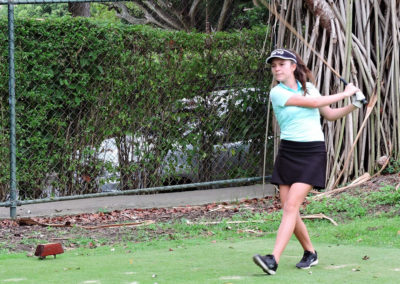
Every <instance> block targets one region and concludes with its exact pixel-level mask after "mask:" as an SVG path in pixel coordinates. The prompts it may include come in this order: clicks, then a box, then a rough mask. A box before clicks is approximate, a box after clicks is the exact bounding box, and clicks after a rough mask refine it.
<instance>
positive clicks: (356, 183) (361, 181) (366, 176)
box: [312, 173, 371, 200]
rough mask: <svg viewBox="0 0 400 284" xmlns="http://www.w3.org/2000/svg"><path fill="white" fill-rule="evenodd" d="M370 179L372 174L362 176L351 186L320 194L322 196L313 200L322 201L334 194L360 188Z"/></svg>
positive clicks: (317, 196)
mask: <svg viewBox="0 0 400 284" xmlns="http://www.w3.org/2000/svg"><path fill="white" fill-rule="evenodd" d="M370 179H371V176H370V174H369V173H365V174H363V175H362V176H360V177H359V178H357V179H355V180H354V181H353V182H352V183H351V184H349V185H347V186H344V187H340V188H336V189H333V190H330V191H326V192H323V193H320V194H318V195H316V196H314V197H313V198H312V200H320V199H322V198H323V197H328V196H331V195H333V194H336V193H340V192H342V191H345V190H347V189H349V188H353V187H357V186H360V185H361V184H363V183H364V182H366V181H368V180H370Z"/></svg>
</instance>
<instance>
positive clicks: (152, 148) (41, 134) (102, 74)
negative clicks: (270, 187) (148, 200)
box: [0, 18, 270, 199]
mask: <svg viewBox="0 0 400 284" xmlns="http://www.w3.org/2000/svg"><path fill="white" fill-rule="evenodd" d="M0 27H1V32H0V42H1V45H0V68H1V69H0V74H1V75H0V94H1V98H2V100H1V105H0V108H1V117H0V119H1V122H0V123H1V132H0V146H1V147H0V151H1V154H2V157H3V159H2V161H1V165H0V166H1V169H0V171H1V172H0V186H1V193H0V194H1V196H0V197H1V199H4V198H5V195H6V193H7V191H8V179H9V166H8V153H9V149H8V148H9V145H8V139H9V138H8V135H9V133H8V132H9V125H8V124H9V121H8V112H9V106H8V63H7V58H8V46H7V44H8V39H7V22H5V21H2V22H0ZM15 27H16V28H15V29H16V31H15V32H16V33H15V59H16V62H15V66H16V97H17V107H16V113H17V168H18V171H17V179H18V188H19V190H20V198H37V197H40V196H43V191H44V190H45V189H46V188H53V189H54V188H57V192H58V194H62V195H71V194H82V193H89V192H96V191H98V187H99V181H98V180H97V177H98V176H101V175H102V173H103V172H104V171H105V170H107V172H109V173H110V172H111V173H118V175H117V176H118V179H119V180H120V182H121V185H122V189H127V188H138V187H146V186H155V185H160V183H161V184H162V183H163V179H162V178H163V175H165V173H163V172H162V171H160V167H161V166H162V163H163V161H164V157H165V156H166V155H167V153H168V151H171V150H172V149H174V147H175V148H176V147H178V146H177V145H180V146H183V145H189V144H190V145H193V148H191V150H190V154H188V156H189V159H190V157H194V155H197V156H199V157H200V162H199V165H198V166H197V171H198V172H197V175H198V180H199V181H205V180H210V179H214V178H232V177H238V175H241V176H252V175H254V174H256V172H257V171H258V170H259V167H258V165H257V166H254V167H253V169H251V167H247V170H246V172H245V173H243V171H242V172H241V171H240V170H238V171H237V172H238V173H236V174H230V176H219V177H215V176H213V175H212V174H211V173H209V172H207V165H209V164H210V163H212V158H213V154H212V152H213V151H212V145H214V144H223V143H226V142H235V141H250V142H249V143H250V144H252V145H251V148H252V151H254V156H255V155H257V153H258V152H257V151H259V144H257V143H260V141H261V140H262V139H263V131H264V130H263V129H264V123H265V94H263V93H262V91H261V92H259V91H257V92H255V93H254V95H251V96H250V97H249V95H248V94H243V95H242V99H240V100H237V101H236V103H235V104H233V105H232V103H231V104H230V105H229V104H228V106H230V107H229V111H227V112H225V113H223V115H221V113H218V112H217V111H216V110H215V105H210V104H209V98H210V96H211V95H212V94H213V93H212V91H214V90H218V89H227V88H229V89H232V88H236V89H238V90H240V89H242V88H247V87H255V88H259V89H260V90H265V89H266V88H267V87H268V86H269V82H270V76H269V73H267V72H266V70H265V69H264V63H263V62H264V60H265V58H264V56H263V55H261V54H260V53H261V49H262V46H263V40H264V38H265V29H263V28H257V29H254V30H248V31H242V32H240V33H217V34H213V35H206V34H200V33H185V32H172V31H165V30H159V29H153V28H150V27H145V26H127V25H115V24H113V25H111V24H101V23H96V22H92V21H90V20H86V19H79V18H60V19H56V20H54V19H52V20H45V21H39V20H17V21H16V22H15ZM214 94H215V93H214ZM239 96H240V95H239ZM199 98H203V100H202V103H198V104H196V105H195V107H194V108H191V109H188V108H187V107H186V105H185V104H184V102H185V100H190V99H192V100H193V99H195V100H196V101H198V99H199ZM184 99H185V100H184ZM249 112H251V113H249ZM255 112H256V113H255ZM255 114H257V115H256V116H254V115H255ZM249 115H252V116H254V119H253V120H251V121H250V122H249V120H248V117H249ZM187 125H195V128H196V129H192V130H191V131H189V133H188V134H187V135H183V133H184V132H185V131H184V129H185V128H186V127H187ZM222 128H223V129H224V131H225V132H228V133H229V135H223V137H221V136H218V135H216V131H217V130H218V129H222ZM186 132H188V131H186ZM127 137H128V138H129V137H136V138H135V140H134V141H136V142H132V141H127ZM139 137H140V139H141V140H140V139H139ZM107 138H115V139H116V141H117V142H118V147H119V150H120V153H121V156H120V159H119V166H118V167H117V168H115V167H112V166H111V165H110V164H107V163H104V162H103V161H101V160H99V159H98V154H99V153H98V151H99V150H100V148H99V147H100V143H101V142H102V141H104V140H105V139H107ZM139 140H140V141H146V142H145V144H144V145H143V143H139V142H138V141H139ZM139 144H140V145H139ZM256 144H257V146H254V145H256ZM143 147H144V148H145V149H144V148H143ZM133 156H135V157H139V158H133ZM258 159H259V158H257V159H256V160H255V161H254V163H259V160H258ZM249 169H250V170H249ZM194 171H196V170H194ZM239 172H241V173H240V174H239ZM47 194H48V193H47Z"/></svg>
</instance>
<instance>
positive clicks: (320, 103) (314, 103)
mask: <svg viewBox="0 0 400 284" xmlns="http://www.w3.org/2000/svg"><path fill="white" fill-rule="evenodd" d="M358 91H359V89H358V88H357V87H355V86H354V85H353V84H351V83H350V84H348V85H347V86H346V88H345V89H344V91H343V92H341V93H338V94H335V95H330V96H320V97H305V96H302V95H294V96H291V97H290V98H289V99H288V100H287V101H286V104H285V106H300V107H310V108H320V110H321V108H323V107H325V106H329V105H331V104H333V103H336V102H338V101H341V100H343V99H345V98H347V97H350V96H352V95H353V94H355V93H356V92H358ZM352 110H353V109H352ZM346 111H347V109H346ZM350 111H351V110H350ZM350 111H349V112H350ZM322 112H325V113H327V112H328V111H327V110H325V111H324V110H322Z"/></svg>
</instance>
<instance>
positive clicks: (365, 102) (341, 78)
mask: <svg viewBox="0 0 400 284" xmlns="http://www.w3.org/2000/svg"><path fill="white" fill-rule="evenodd" d="M340 81H342V82H343V84H344V86H345V87H346V85H347V84H348V83H347V81H346V80H345V79H343V77H340ZM358 93H361V94H362V95H363V96H364V94H363V93H362V92H361V91H358V92H357V93H356V95H357V94H358ZM364 98H365V96H364ZM361 103H362V104H364V105H365V104H367V103H368V102H367V100H366V99H363V100H362V101H361Z"/></svg>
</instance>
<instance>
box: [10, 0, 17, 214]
mask: <svg viewBox="0 0 400 284" xmlns="http://www.w3.org/2000/svg"><path fill="white" fill-rule="evenodd" d="M8 38H9V41H8V51H9V52H8V53H9V54H8V56H9V59H8V64H9V65H8V66H9V76H10V78H9V96H10V97H9V104H10V202H11V206H10V217H11V218H15V216H16V215H17V181H16V143H15V66H14V5H13V4H8Z"/></svg>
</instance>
